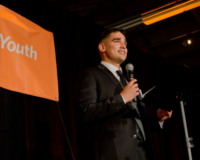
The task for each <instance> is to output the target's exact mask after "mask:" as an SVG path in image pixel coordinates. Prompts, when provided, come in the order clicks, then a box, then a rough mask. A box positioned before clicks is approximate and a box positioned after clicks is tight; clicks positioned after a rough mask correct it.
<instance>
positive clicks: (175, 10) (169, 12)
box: [142, 0, 200, 25]
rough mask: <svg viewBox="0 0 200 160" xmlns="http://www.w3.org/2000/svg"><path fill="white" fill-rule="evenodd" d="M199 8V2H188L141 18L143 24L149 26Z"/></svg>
mask: <svg viewBox="0 0 200 160" xmlns="http://www.w3.org/2000/svg"><path fill="white" fill-rule="evenodd" d="M199 6H200V0H197V1H194V0H190V1H187V2H185V3H182V4H179V5H176V6H174V7H171V8H168V9H166V10H164V11H161V12H159V13H156V14H154V15H151V16H149V17H145V18H143V19H142V20H143V23H144V24H146V25H150V24H152V23H155V22H158V21H161V20H163V19H166V18H169V17H172V16H175V15H177V14H180V13H182V12H184V11H188V10H191V9H193V8H196V7H199Z"/></svg>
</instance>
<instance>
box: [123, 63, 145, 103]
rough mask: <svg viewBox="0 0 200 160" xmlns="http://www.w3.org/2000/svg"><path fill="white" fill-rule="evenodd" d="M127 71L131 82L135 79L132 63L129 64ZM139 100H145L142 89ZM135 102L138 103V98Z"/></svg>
mask: <svg viewBox="0 0 200 160" xmlns="http://www.w3.org/2000/svg"><path fill="white" fill-rule="evenodd" d="M125 69H126V72H127V77H128V80H129V81H131V80H132V79H134V74H133V69H134V66H133V65H132V64H131V63H128V64H127V65H126V67H125ZM138 98H139V99H142V98H143V95H142V90H141V89H139V95H138ZM134 100H135V101H137V99H136V97H135V98H134Z"/></svg>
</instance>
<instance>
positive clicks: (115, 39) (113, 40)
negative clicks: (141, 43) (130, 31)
mask: <svg viewBox="0 0 200 160" xmlns="http://www.w3.org/2000/svg"><path fill="white" fill-rule="evenodd" d="M115 40H121V38H114V39H113V41H115ZM124 41H125V43H126V44H127V40H126V39H125V40H124Z"/></svg>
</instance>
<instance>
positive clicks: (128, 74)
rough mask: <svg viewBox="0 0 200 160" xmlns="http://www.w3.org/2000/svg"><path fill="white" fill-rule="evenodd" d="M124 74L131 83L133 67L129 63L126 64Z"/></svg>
mask: <svg viewBox="0 0 200 160" xmlns="http://www.w3.org/2000/svg"><path fill="white" fill-rule="evenodd" d="M125 69H126V72H127V76H128V80H129V81H131V80H132V79H134V74H133V69H134V67H133V65H132V64H131V63H128V64H127V65H126V67H125Z"/></svg>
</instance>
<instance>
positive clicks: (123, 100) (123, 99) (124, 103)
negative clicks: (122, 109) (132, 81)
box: [120, 94, 126, 104]
mask: <svg viewBox="0 0 200 160" xmlns="http://www.w3.org/2000/svg"><path fill="white" fill-rule="evenodd" d="M120 95H121V94H120ZM121 97H122V99H123V101H124V104H126V101H125V99H124V97H123V96H122V95H121Z"/></svg>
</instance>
